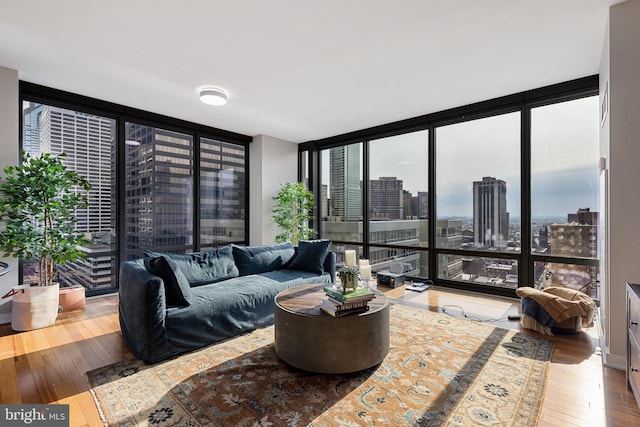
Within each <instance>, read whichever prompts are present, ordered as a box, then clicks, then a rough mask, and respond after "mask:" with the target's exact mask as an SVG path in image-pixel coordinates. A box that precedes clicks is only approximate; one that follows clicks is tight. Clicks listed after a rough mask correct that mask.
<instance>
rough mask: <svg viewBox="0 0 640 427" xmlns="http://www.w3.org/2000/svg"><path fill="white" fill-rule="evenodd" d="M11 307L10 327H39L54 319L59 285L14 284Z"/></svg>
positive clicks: (45, 325) (47, 324)
mask: <svg viewBox="0 0 640 427" xmlns="http://www.w3.org/2000/svg"><path fill="white" fill-rule="evenodd" d="M13 290H14V291H15V293H14V295H13V303H12V308H11V329H13V330H14V331H30V330H32V329H40V328H44V327H47V326H50V325H53V323H54V322H55V321H56V318H57V317H58V298H59V295H60V292H59V290H60V286H59V285H58V284H57V283H56V284H54V285H52V286H29V285H21V286H14V287H13Z"/></svg>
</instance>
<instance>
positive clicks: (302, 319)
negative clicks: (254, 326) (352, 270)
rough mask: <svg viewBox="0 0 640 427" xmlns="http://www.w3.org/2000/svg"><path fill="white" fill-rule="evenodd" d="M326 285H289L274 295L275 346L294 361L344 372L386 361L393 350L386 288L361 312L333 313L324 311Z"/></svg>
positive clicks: (321, 370) (319, 369)
mask: <svg viewBox="0 0 640 427" xmlns="http://www.w3.org/2000/svg"><path fill="white" fill-rule="evenodd" d="M324 286H327V284H326V283H324V284H317V285H304V286H298V287H295V288H291V289H287V290H285V291H282V292H280V293H279V294H278V295H276V297H275V310H274V313H275V351H276V353H277V354H278V356H279V357H280V359H282V360H283V361H284V362H286V363H288V364H289V365H291V366H293V367H295V368H298V369H302V370H305V371H310V372H317V373H324V374H343V373H348V372H356V371H361V370H363V369H367V368H370V367H372V366H375V365H377V364H379V363H381V362H382V361H383V360H384V358H385V356H386V355H387V353H388V352H389V301H388V300H387V297H386V296H384V294H382V293H381V292H376V297H375V298H374V299H373V300H372V301H370V302H369V310H368V311H366V312H364V313H361V314H353V315H347V316H343V317H332V316H329V315H328V314H326V313H324V312H323V311H322V310H320V307H319V306H320V303H321V302H322V300H323V298H324V297H325V296H326V295H325V293H324V291H323V287H324Z"/></svg>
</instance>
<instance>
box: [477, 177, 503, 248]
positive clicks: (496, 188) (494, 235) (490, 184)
mask: <svg viewBox="0 0 640 427" xmlns="http://www.w3.org/2000/svg"><path fill="white" fill-rule="evenodd" d="M473 235H474V243H475V245H476V246H478V247H485V248H499V247H505V246H506V245H507V241H508V240H509V213H508V212H507V183H506V182H504V181H503V180H500V179H496V178H491V177H483V178H482V181H474V182H473Z"/></svg>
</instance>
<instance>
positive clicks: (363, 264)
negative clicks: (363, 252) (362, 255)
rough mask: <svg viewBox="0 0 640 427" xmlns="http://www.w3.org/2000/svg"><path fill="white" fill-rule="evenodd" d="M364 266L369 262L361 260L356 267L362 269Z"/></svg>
mask: <svg viewBox="0 0 640 427" xmlns="http://www.w3.org/2000/svg"><path fill="white" fill-rule="evenodd" d="M365 265H369V260H368V259H361V260H359V261H358V266H360V267H364V266H365Z"/></svg>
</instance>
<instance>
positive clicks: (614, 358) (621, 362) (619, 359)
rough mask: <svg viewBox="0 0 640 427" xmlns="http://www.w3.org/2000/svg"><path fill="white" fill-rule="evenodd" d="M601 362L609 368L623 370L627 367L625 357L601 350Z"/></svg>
mask: <svg viewBox="0 0 640 427" xmlns="http://www.w3.org/2000/svg"><path fill="white" fill-rule="evenodd" d="M602 364H603V365H604V366H606V367H609V368H615V369H620V370H621V371H624V370H626V369H627V358H626V357H625V356H621V355H619V354H613V353H608V352H605V351H603V352H602Z"/></svg>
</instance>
